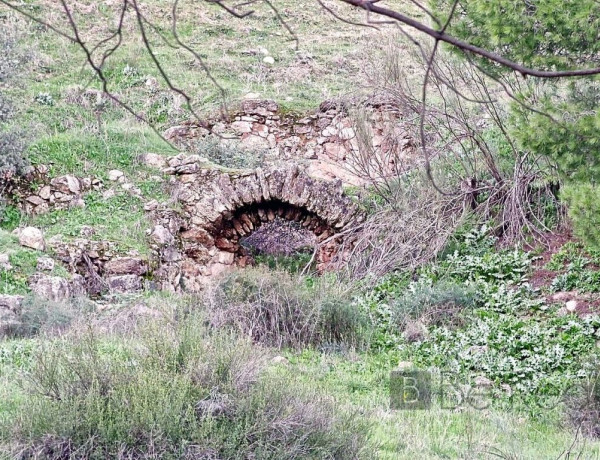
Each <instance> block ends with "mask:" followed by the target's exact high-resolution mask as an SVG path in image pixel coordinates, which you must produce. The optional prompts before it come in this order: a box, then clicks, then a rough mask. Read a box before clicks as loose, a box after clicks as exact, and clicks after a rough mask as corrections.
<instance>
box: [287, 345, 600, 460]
mask: <svg viewBox="0 0 600 460" xmlns="http://www.w3.org/2000/svg"><path fill="white" fill-rule="evenodd" d="M286 356H287V358H288V359H289V360H290V362H291V366H290V369H289V372H290V373H291V374H293V375H296V376H297V378H299V379H301V380H303V381H306V382H311V383H312V384H313V385H316V386H317V387H318V388H320V389H323V390H325V391H326V392H327V393H329V394H332V395H335V397H336V398H338V399H339V400H341V401H344V402H345V404H348V405H350V407H352V408H354V409H357V410H361V409H362V410H364V411H365V417H368V418H369V419H370V421H371V422H372V423H373V424H374V425H373V429H372V432H371V435H372V437H371V439H370V444H371V446H372V447H371V448H372V449H373V450H375V451H376V453H377V458H381V459H390V460H391V459H415V458H440V459H442V458H497V456H500V458H519V459H532V460H533V459H541V458H559V456H560V455H561V453H563V452H564V451H565V450H566V449H568V448H569V446H570V445H571V444H572V443H573V440H574V436H575V434H574V432H572V431H570V430H569V429H568V428H566V427H565V426H564V424H563V423H562V422H563V421H562V420H561V418H560V416H559V415H558V414H557V413H556V412H554V413H551V414H549V415H548V417H547V418H545V419H541V420H540V419H533V418H531V417H530V414H529V410H528V408H527V407H523V406H515V407H514V408H513V409H512V410H505V409H502V408H499V407H493V406H492V407H491V408H490V409H486V410H475V409H473V408H468V407H463V408H459V409H449V408H448V409H447V408H444V407H441V405H440V403H439V402H434V404H433V405H432V407H431V408H430V409H428V410H391V409H390V407H389V391H388V381H389V373H390V371H392V370H393V369H394V368H395V367H396V365H397V358H396V357H394V355H393V354H379V355H373V354H360V355H354V356H351V355H350V356H343V355H336V354H325V353H320V352H316V351H307V350H305V351H303V352H300V353H296V354H295V353H288V354H286ZM369 411H371V413H370V414H369ZM580 450H582V451H583V455H582V457H583V458H600V442H598V441H591V440H584V441H581V440H579V441H578V442H576V443H575V445H574V448H573V451H574V452H579V451H580Z"/></svg>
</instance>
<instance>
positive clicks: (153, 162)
mask: <svg viewBox="0 0 600 460" xmlns="http://www.w3.org/2000/svg"><path fill="white" fill-rule="evenodd" d="M137 161H138V162H139V163H140V164H143V165H145V166H149V167H151V168H164V167H165V166H166V165H167V159H166V158H165V157H164V156H162V155H159V154H158V153H143V154H141V155H138V157H137Z"/></svg>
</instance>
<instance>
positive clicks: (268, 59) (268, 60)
mask: <svg viewBox="0 0 600 460" xmlns="http://www.w3.org/2000/svg"><path fill="white" fill-rule="evenodd" d="M263 62H264V63H265V64H268V65H273V64H275V59H273V56H265V57H264V59H263Z"/></svg>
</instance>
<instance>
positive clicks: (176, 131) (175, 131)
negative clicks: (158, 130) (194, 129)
mask: <svg viewBox="0 0 600 460" xmlns="http://www.w3.org/2000/svg"><path fill="white" fill-rule="evenodd" d="M189 133H190V128H189V127H187V126H172V127H171V128H169V129H167V130H166V131H165V132H164V133H163V136H164V138H165V139H167V140H171V139H175V138H177V137H185V136H187V135H188V134H189Z"/></svg>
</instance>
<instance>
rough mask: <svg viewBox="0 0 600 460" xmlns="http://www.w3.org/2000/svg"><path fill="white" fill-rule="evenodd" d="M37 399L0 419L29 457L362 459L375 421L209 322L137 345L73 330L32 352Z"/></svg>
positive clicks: (151, 330) (29, 376)
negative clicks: (354, 413)
mask: <svg viewBox="0 0 600 460" xmlns="http://www.w3.org/2000/svg"><path fill="white" fill-rule="evenodd" d="M32 359H33V364H32V366H31V368H30V369H29V370H28V371H26V375H25V378H24V380H23V381H21V385H22V386H23V389H24V390H25V391H27V392H28V393H29V394H30V396H29V397H28V398H26V399H23V400H20V401H19V404H18V405H17V408H16V409H14V410H12V412H11V414H10V415H11V417H8V419H7V418H3V419H2V420H1V421H0V443H1V442H5V443H9V442H12V445H13V449H12V452H11V454H12V455H14V456H17V457H19V458H46V459H56V460H58V459H65V458H81V459H95V458H116V459H144V458H165V459H176V458H178V459H179V458H206V459H209V458H219V459H247V458H261V459H300V458H314V459H321V458H332V459H333V458H340V459H342V458H344V459H345V458H349V459H352V458H357V457H358V454H359V452H361V450H362V449H363V447H364V444H365V442H366V437H367V433H368V426H366V425H365V424H363V423H362V422H360V421H359V419H358V418H356V417H352V416H351V415H352V414H348V413H346V412H344V411H343V410H340V409H339V407H337V406H336V405H335V404H334V401H333V400H331V399H329V398H326V397H324V396H323V395H322V394H320V393H316V392H314V391H311V390H310V389H308V388H306V387H303V386H301V385H299V384H298V383H296V382H295V381H294V378H293V376H291V375H290V374H288V373H280V372H276V369H272V368H269V367H268V366H267V365H266V363H267V355H266V353H265V351H264V350H263V349H261V348H258V347H256V346H253V345H251V344H250V343H249V342H248V341H247V340H243V339H237V338H235V337H234V336H232V335H230V334H226V333H220V332H215V331H211V332H209V331H207V330H206V329H205V328H204V327H203V318H201V317H199V316H196V315H192V316H188V317H187V318H186V319H185V320H183V321H181V322H179V323H173V322H153V323H152V324H151V325H149V326H148V327H147V328H145V329H142V330H140V331H139V337H138V340H137V341H135V342H131V341H128V340H124V339H122V338H119V337H117V336H99V335H97V334H96V333H94V332H93V331H90V332H85V333H78V332H72V333H71V334H69V335H67V336H63V337H61V338H60V339H56V340H54V341H52V342H49V343H46V344H45V345H44V346H41V347H40V348H39V349H36V350H35V351H34V352H33V358H32Z"/></svg>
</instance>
